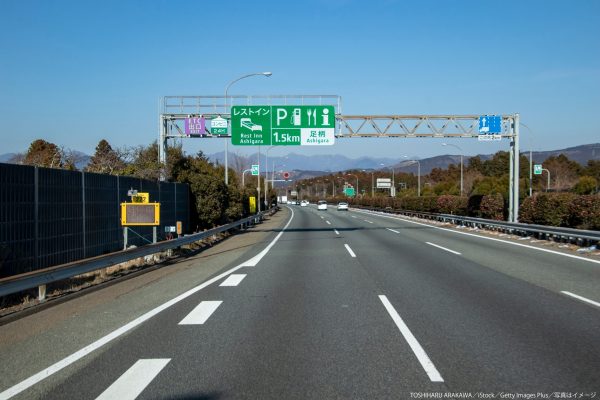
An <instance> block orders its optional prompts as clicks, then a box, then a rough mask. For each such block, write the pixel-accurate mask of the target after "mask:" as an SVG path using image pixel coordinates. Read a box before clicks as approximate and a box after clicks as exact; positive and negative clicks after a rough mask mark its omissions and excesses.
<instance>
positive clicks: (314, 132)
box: [231, 106, 335, 146]
mask: <svg viewBox="0 0 600 400" xmlns="http://www.w3.org/2000/svg"><path fill="white" fill-rule="evenodd" d="M334 141H335V109H334V107H333V106H233V107H231V143H232V144H234V145H242V146H244V145H245V146H266V145H273V146H324V145H325V146H327V145H332V144H333V143H334Z"/></svg>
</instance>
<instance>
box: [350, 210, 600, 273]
mask: <svg viewBox="0 0 600 400" xmlns="http://www.w3.org/2000/svg"><path fill="white" fill-rule="evenodd" d="M357 212H362V213H364V214H369V215H375V214H372V213H368V212H365V211H358V210H357ZM378 216H379V217H382V218H389V219H394V220H397V221H398V220H400V221H404V222H408V223H410V224H415V225H421V226H426V227H428V228H433V229H439V230H441V231H446V232H451V233H456V234H458V235H466V236H472V237H475V238H478V239H483V240H491V241H493V242H501V243H506V244H510V245H513V246H519V247H525V248H528V249H532V250H538V251H543V252H545V253H551V254H556V255H558V256H564V257H569V258H575V259H577V260H582V261H588V262H591V263H595V264H600V260H594V259H591V258H584V257H580V256H575V255H572V254H567V253H561V252H560V251H555V250H550V249H542V248H539V247H535V246H529V245H526V244H523V243H514V242H509V241H507V240H502V239H496V238H491V237H487V236H481V235H476V234H474V233H468V232H461V231H455V230H453V229H448V228H441V227H439V226H435V225H428V224H423V223H421V222H415V221H411V220H409V219H405V218H398V217H390V216H389V215H378Z"/></svg>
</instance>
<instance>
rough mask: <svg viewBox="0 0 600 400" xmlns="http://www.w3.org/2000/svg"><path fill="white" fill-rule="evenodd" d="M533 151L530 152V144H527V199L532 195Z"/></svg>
mask: <svg viewBox="0 0 600 400" xmlns="http://www.w3.org/2000/svg"><path fill="white" fill-rule="evenodd" d="M532 173H533V151H532V150H531V144H529V197H531V196H532V195H533V193H532V190H533V189H532V186H533V175H532Z"/></svg>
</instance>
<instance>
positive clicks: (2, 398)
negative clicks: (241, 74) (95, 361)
mask: <svg viewBox="0 0 600 400" xmlns="http://www.w3.org/2000/svg"><path fill="white" fill-rule="evenodd" d="M288 209H289V210H290V211H291V213H292V215H291V217H290V219H289V221H288V222H287V224H285V226H284V227H283V229H282V230H281V232H279V234H277V236H275V239H273V241H272V242H271V243H270V244H269V245H268V246H267V247H266V248H265V249H264V250H263V251H261V252H260V253H258V254H257V255H256V256H254V257H252V258H251V259H250V260H248V261H246V262H244V263H242V264H240V265H238V266H237V267H233V268H231V269H230V270H227V271H225V272H223V273H222V274H219V275H217V276H215V277H214V278H212V279H209V280H207V281H206V282H204V283H202V284H200V285H198V286H196V287H194V288H192V289H190V290H188V291H187V292H184V293H182V294H180V295H179V296H177V297H175V298H173V299H171V300H169V301H167V302H166V303H163V304H161V305H160V306H158V307H156V308H153V309H152V310H150V311H148V312H147V313H146V314H143V315H141V316H139V317H137V318H136V319H134V320H133V321H130V322H128V323H127V324H125V325H123V326H121V327H120V328H118V329H116V330H114V331H112V332H111V333H109V334H107V335H105V336H103V337H101V338H100V339H98V340H96V341H95V342H93V343H91V344H89V345H87V346H85V347H84V348H82V349H80V350H78V351H76V352H75V353H73V354H71V355H70V356H67V357H65V358H63V359H62V360H60V361H57V362H56V363H54V364H52V365H51V366H49V367H47V368H45V369H43V370H41V371H40V372H38V373H36V374H34V375H32V376H30V377H29V378H27V379H25V380H23V381H21V382H19V383H17V384H16V385H14V386H12V387H10V388H8V389H6V390H5V391H4V392H1V393H0V400H6V399H10V398H11V397H13V396H15V395H17V394H19V393H21V392H22V391H24V390H27V389H28V388H30V387H32V386H33V385H35V384H36V383H38V382H41V381H43V380H44V379H46V378H48V377H49V376H50V375H53V374H55V373H56V372H58V371H60V370H62V369H63V368H65V367H68V366H69V365H71V364H73V363H74V362H76V361H77V360H80V359H82V358H83V357H85V356H87V355H88V354H90V353H91V352H93V351H95V350H97V349H99V348H100V347H102V346H104V345H105V344H107V343H109V342H111V341H113V340H114V339H116V338H118V337H119V336H121V335H123V334H124V333H126V332H129V331H130V330H132V329H133V328H135V327H136V326H138V325H141V324H142V323H144V322H145V321H147V320H149V319H150V318H152V317H154V316H155V315H156V314H158V313H160V312H161V311H164V310H166V309H167V308H169V307H171V306H172V305H174V304H177V303H179V302H180V301H181V300H183V299H186V298H188V297H190V296H191V295H193V294H194V293H196V292H199V291H200V290H202V289H204V288H205V287H207V286H210V285H212V284H213V283H215V282H217V281H220V280H221V279H223V278H224V277H226V276H227V275H229V274H231V273H232V272H235V271H237V270H238V269H240V268H242V267H254V266H256V264H258V262H259V261H260V260H261V259H262V258H263V257H264V256H265V255H266V254H267V253H268V252H269V250H271V248H272V247H273V246H275V243H277V241H278V240H279V238H280V237H281V235H283V232H285V230H286V229H287V228H288V226H290V224H291V223H292V220H293V219H294V210H292V209H291V208H290V207H288Z"/></svg>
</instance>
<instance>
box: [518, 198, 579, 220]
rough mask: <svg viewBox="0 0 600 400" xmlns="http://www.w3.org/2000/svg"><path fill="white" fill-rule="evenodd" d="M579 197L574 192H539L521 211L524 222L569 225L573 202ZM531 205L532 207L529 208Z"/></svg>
mask: <svg viewBox="0 0 600 400" xmlns="http://www.w3.org/2000/svg"><path fill="white" fill-rule="evenodd" d="M576 198H577V195H576V194H573V193H537V194H535V195H534V197H533V199H532V200H531V202H532V204H531V206H529V205H527V206H526V207H523V208H525V210H523V212H522V213H521V215H523V216H524V218H523V220H522V222H527V223H533V224H538V225H550V226H569V223H570V220H571V218H570V213H571V210H570V208H571V203H572V202H573V201H574V200H575V199H576ZM528 207H531V209H528Z"/></svg>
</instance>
